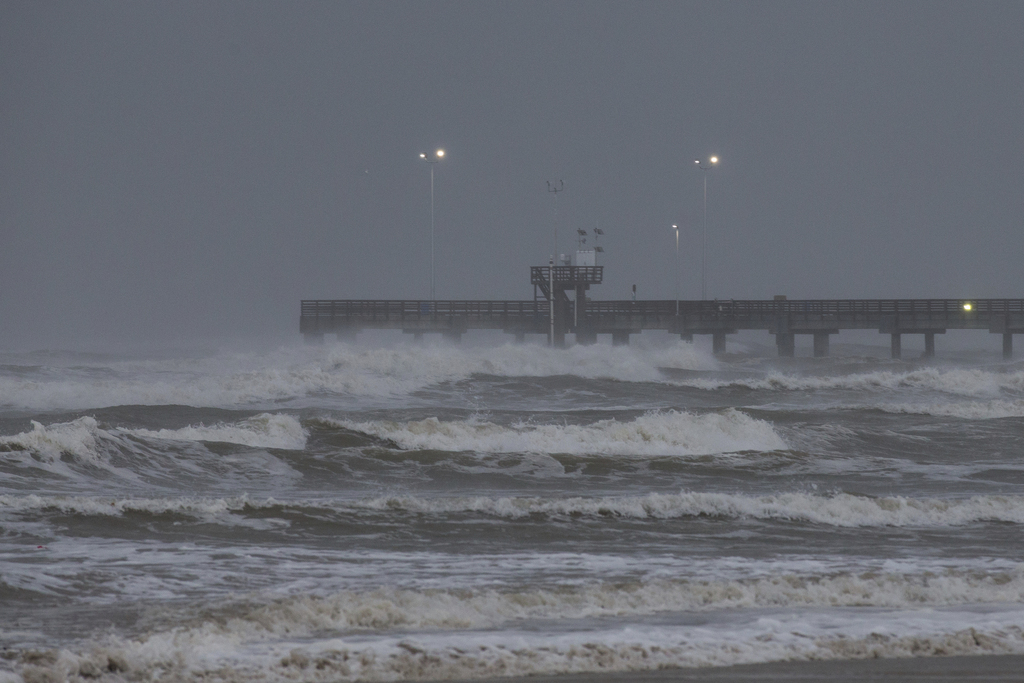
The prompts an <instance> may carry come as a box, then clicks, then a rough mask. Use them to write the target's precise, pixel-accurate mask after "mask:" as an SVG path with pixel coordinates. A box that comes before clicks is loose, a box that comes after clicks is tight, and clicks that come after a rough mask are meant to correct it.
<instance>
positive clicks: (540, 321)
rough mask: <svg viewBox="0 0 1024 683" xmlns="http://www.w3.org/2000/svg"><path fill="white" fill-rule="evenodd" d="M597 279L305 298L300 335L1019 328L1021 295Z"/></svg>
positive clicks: (582, 269) (1023, 309) (544, 278)
mask: <svg viewBox="0 0 1024 683" xmlns="http://www.w3.org/2000/svg"><path fill="white" fill-rule="evenodd" d="M602 277H603V266H567V265H566V266H533V267H531V268H530V281H531V284H533V286H534V298H533V300H525V301H486V300H480V301H473V300H469V301H465V300H460V301H423V300H364V299H337V300H331V299H327V300H323V299H312V300H304V301H302V310H301V316H300V319H299V331H300V332H301V333H302V334H303V335H304V336H305V339H306V341H308V342H311V343H317V342H321V341H322V340H323V338H324V335H325V334H335V335H337V336H338V338H339V339H352V338H354V336H355V335H356V334H357V333H358V332H359V330H363V329H395V330H402V331H403V332H404V333H406V334H411V335H413V336H414V337H416V338H422V336H423V335H424V334H440V335H442V336H444V337H445V338H447V339H449V340H451V341H456V342H457V341H459V340H460V339H461V338H462V335H463V334H465V333H466V332H467V331H469V330H475V329H480V330H502V331H503V332H507V333H508V334H512V335H514V336H515V338H516V340H517V341H524V340H525V338H526V335H528V334H543V335H546V336H547V338H548V340H549V343H551V344H552V345H554V346H557V347H562V346H565V344H566V336H567V335H570V334H572V335H574V336H575V341H576V343H577V344H593V343H595V342H596V341H597V337H598V335H611V340H612V343H613V344H615V345H622V344H628V343H629V337H630V335H633V334H639V333H640V332H642V331H643V330H664V331H667V332H669V333H671V334H678V335H680V337H681V338H682V339H684V340H687V341H692V340H693V337H694V335H710V336H711V338H712V349H713V350H714V352H715V353H716V354H720V353H724V352H725V342H726V337H727V335H730V334H735V333H737V332H739V331H740V330H764V331H766V332H768V333H769V334H772V335H774V336H775V344H776V346H777V348H778V352H779V356H783V357H787V356H788V357H791V356H793V355H794V352H795V348H796V343H795V340H796V336H797V335H810V336H811V337H813V347H814V355H815V356H817V357H823V356H828V352H829V338H830V336H831V335H833V334H838V333H839V332H840V331H841V330H878V332H880V333H882V334H888V335H890V344H891V355H892V357H893V358H900V356H901V355H902V339H903V336H904V335H909V334H920V335H923V336H924V348H925V351H924V355H925V357H931V356H934V355H935V335H937V334H943V333H945V332H946V331H947V330H986V331H988V332H990V333H993V334H999V335H1002V342H1003V344H1002V346H1003V357H1004V358H1007V359H1009V358H1012V356H1013V335H1014V334H1024V299H786V298H785V297H775V298H774V299H769V300H728V301H719V300H715V301H677V300H675V299H669V300H654V301H650V300H648V301H629V300H627V301H594V300H591V299H590V298H589V297H588V296H587V293H588V290H589V289H590V287H591V286H593V285H596V284H600V283H601V280H602ZM570 293H571V294H572V295H573V296H572V298H570V296H569V294H570Z"/></svg>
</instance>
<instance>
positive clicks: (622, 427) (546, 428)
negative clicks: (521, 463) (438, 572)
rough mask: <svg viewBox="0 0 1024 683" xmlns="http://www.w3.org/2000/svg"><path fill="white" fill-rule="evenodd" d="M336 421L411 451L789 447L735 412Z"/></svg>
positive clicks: (762, 424)
mask: <svg viewBox="0 0 1024 683" xmlns="http://www.w3.org/2000/svg"><path fill="white" fill-rule="evenodd" d="M327 422H331V421H329V420H327ZM333 423H334V424H336V425H337V426H339V427H342V428H344V429H349V430H353V431H358V432H362V433H364V434H369V435H372V436H375V437H378V438H381V439H386V440H388V441H391V442H393V443H395V444H397V445H398V446H399V447H400V448H405V449H410V450H440V451H454V452H458V451H476V452H480V453H567V454H571V455H634V456H658V455H707V454H712V453H730V452H737V451H772V450H784V449H786V448H787V446H786V443H785V442H784V441H783V440H782V438H781V437H780V436H779V435H778V434H776V433H775V431H774V429H772V426H771V424H770V423H768V422H766V421H764V420H759V419H756V418H753V417H750V416H749V415H746V414H745V413H743V412H740V411H738V410H733V409H728V410H725V411H723V412H720V413H706V414H703V415H695V414H692V413H687V412H679V411H661V412H652V413H647V414H645V415H642V416H640V417H638V418H636V419H635V420H633V421H630V422H620V421H618V420H614V419H611V420H601V421H599V422H596V423H593V424H589V425H535V424H527V423H520V424H516V425H511V426H507V427H506V426H502V425H497V424H494V423H492V422H486V421H478V420H466V421H450V422H442V421H440V420H438V419H437V418H429V419H426V420H420V421H413V422H389V421H375V422H352V421H333Z"/></svg>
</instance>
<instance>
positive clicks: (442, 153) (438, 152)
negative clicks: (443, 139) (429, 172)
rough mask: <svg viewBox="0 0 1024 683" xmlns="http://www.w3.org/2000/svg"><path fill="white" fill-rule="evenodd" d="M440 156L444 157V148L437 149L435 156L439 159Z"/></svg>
mask: <svg viewBox="0 0 1024 683" xmlns="http://www.w3.org/2000/svg"><path fill="white" fill-rule="evenodd" d="M442 157H444V150H443V149H439V150H437V158H438V159H441V158H442Z"/></svg>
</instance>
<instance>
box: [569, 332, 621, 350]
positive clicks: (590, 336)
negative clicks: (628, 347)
mask: <svg viewBox="0 0 1024 683" xmlns="http://www.w3.org/2000/svg"><path fill="white" fill-rule="evenodd" d="M627 342H628V339H627ZM576 343H577V344H579V345H581V346H590V345H591V344H596V343H597V332H590V331H588V330H577V331H576Z"/></svg>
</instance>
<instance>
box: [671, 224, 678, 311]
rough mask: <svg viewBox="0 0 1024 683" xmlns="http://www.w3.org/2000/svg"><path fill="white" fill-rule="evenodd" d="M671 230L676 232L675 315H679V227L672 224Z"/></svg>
mask: <svg viewBox="0 0 1024 683" xmlns="http://www.w3.org/2000/svg"><path fill="white" fill-rule="evenodd" d="M672 229H673V230H675V231H676V315H679V226H678V225H676V224H675V223H673V224H672Z"/></svg>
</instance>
